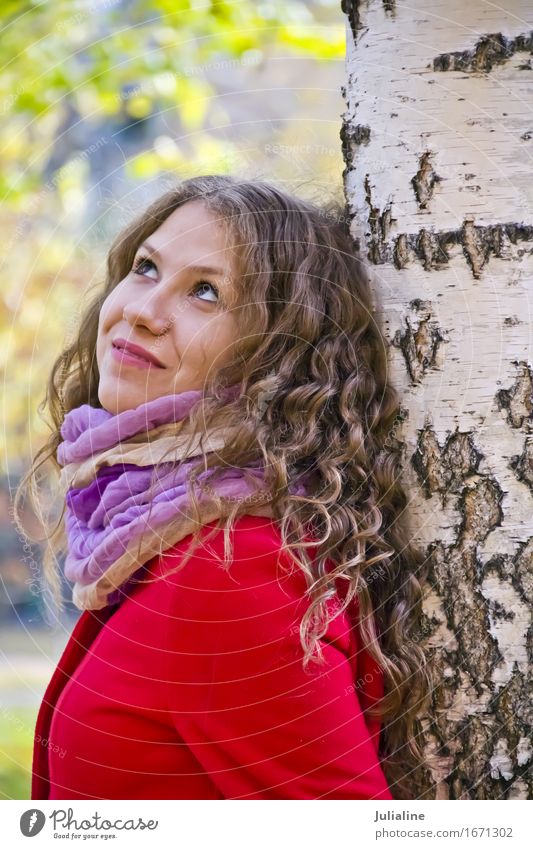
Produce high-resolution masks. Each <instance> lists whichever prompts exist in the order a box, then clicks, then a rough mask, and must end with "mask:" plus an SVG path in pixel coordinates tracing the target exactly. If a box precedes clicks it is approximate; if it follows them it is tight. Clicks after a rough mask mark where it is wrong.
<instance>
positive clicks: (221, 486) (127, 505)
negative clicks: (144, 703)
mask: <svg viewBox="0 0 533 849" xmlns="http://www.w3.org/2000/svg"><path fill="white" fill-rule="evenodd" d="M239 390H240V385H239V384H234V385H233V386H232V387H229V389H228V390H227V393H228V396H229V400H232V399H233V397H237V396H238V394H239ZM202 395H203V393H202V392H201V391H200V390H191V391H187V392H181V393H178V394H175V395H166V396H163V397H161V398H157V399H155V400H152V401H148V402H146V403H144V404H141V405H140V406H138V407H136V408H134V409H131V410H126V411H124V412H121V413H118V414H116V415H113V414H111V413H109V412H108V411H107V410H104V409H100V408H96V407H92V406H91V405H89V404H83V405H81V406H80V407H77V408H76V409H74V410H71V411H70V412H68V413H67V415H66V416H65V419H64V421H63V424H62V426H61V435H62V437H63V440H64V441H63V442H62V443H61V444H60V445H59V447H58V451H57V459H58V463H59V464H60V465H61V466H63V469H62V471H61V478H62V483H63V489H64V492H65V496H66V514H65V530H66V535H67V557H66V561H65V577H66V578H67V579H68V580H69V581H71V582H73V583H74V587H73V601H74V604H75V605H76V606H77V607H79V608H80V609H99V608H101V607H104V606H105V605H107V604H113V603H116V602H118V601H119V600H121V598H123V596H124V593H125V591H126V590H127V588H129V587H130V586H131V585H133V583H134V582H135V581H134V579H135V576H136V573H137V572H138V571H139V570H140V569H142V568H143V567H144V565H145V564H146V562H147V561H148V560H150V559H151V558H152V557H154V556H155V555H159V554H161V553H162V552H163V551H165V550H166V549H167V548H169V547H171V546H172V545H174V544H175V543H176V542H178V541H179V540H180V539H183V538H184V537H185V536H187V535H188V534H191V533H192V532H193V531H194V530H197V528H198V525H197V523H196V522H194V520H193V514H192V511H191V512H190V513H189V511H188V500H189V499H188V498H187V495H186V480H187V475H188V471H189V469H190V468H191V466H192V465H193V457H198V456H199V455H200V454H201V450H200V449H199V448H198V447H196V448H195V447H194V446H192V448H191V449H189V452H188V453H185V451H184V449H183V446H182V447H180V434H181V442H182V443H183V437H184V435H186V436H187V441H188V438H189V437H190V434H191V433H192V431H191V429H190V426H189V418H188V414H189V412H190V411H191V409H192V407H193V406H194V405H196V403H197V402H198V401H199V400H200V399H201V398H202ZM208 436H209V437H210V439H211V444H212V446H213V449H212V450H216V448H220V447H221V446H222V445H224V444H225V441H226V440H227V439H228V436H229V433H228V431H222V430H221V429H220V428H219V429H218V430H217V431H216V432H215V431H213V430H212V431H209V432H208ZM169 445H170V446H171V447H172V449H173V452H174V457H173V459H172V460H171V461H170V462H159V461H158V459H157V455H158V453H161V452H162V449H163V448H165V446H166V448H168V446H169ZM174 446H177V447H174ZM165 456H166V455H165ZM196 462H197V461H196ZM154 469H156V473H157V477H156V478H155V488H154V490H153V491H152V496H151V498H150V493H148V492H147V490H148V488H149V486H150V482H151V481H152V483H154V480H153V479H152V472H153V470H154ZM245 472H246V476H245ZM209 474H210V472H202V473H201V474H200V475H199V476H198V480H199V481H205V480H206V477H207V475H209ZM307 478H308V476H307V475H306V476H305V480H302V482H300V484H299V485H297V486H292V485H291V487H290V488H289V489H290V492H291V493H292V494H296V495H302V494H305V492H306V486H307V483H308V479H307ZM80 481H81V483H80ZM261 484H264V471H263V468H262V464H261V461H260V460H257V461H254V462H252V463H250V464H249V465H248V466H246V468H245V469H227V470H226V471H225V472H224V474H223V476H222V477H221V479H220V480H219V481H217V482H216V484H214V486H213V487H209V486H206V487H205V490H204V489H202V490H201V492H200V493H198V494H197V497H198V498H199V503H200V506H201V509H202V519H203V521H202V524H205V523H207V522H211V521H213V520H214V519H216V518H218V517H219V516H220V515H221V514H222V513H224V515H226V512H225V511H224V510H222V509H221V505H220V501H218V500H217V501H216V503H215V501H214V497H219V498H222V499H226V502H227V503H230V504H233V505H234V503H235V501H236V500H239V501H242V500H248V502H249V504H250V507H249V509H247V511H246V512H248V513H251V514H253V515H261V516H271V515H272V512H271V508H270V506H269V500H268V493H267V492H266V489H264V487H261ZM210 493H211V494H210ZM261 493H262V495H261ZM213 494H215V496H213ZM204 496H205V497H204ZM150 508H151V513H150V516H148V514H149V511H150ZM227 512H229V511H227ZM141 535H142V537H143V539H142V543H143V544H142V548H141V549H140V552H138V547H137V546H138V541H139V539H140V537H141Z"/></svg>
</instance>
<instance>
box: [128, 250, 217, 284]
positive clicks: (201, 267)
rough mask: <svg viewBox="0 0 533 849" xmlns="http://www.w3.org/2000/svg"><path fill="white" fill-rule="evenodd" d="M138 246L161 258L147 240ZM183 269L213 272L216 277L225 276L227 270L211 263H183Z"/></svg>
mask: <svg viewBox="0 0 533 849" xmlns="http://www.w3.org/2000/svg"><path fill="white" fill-rule="evenodd" d="M139 248H146V249H147V250H149V251H150V254H151V255H152V256H155V257H157V258H158V259H159V260H161V254H160V253H159V251H157V250H156V249H155V248H154V247H153V246H152V245H151V244H150V243H149V242H142V244H140V245H139ZM184 270H185V271H195V272H197V273H198V274H213V275H216V276H218V277H227V276H228V274H227V272H226V271H224V269H223V268H215V267H214V266H212V265H195V264H193V265H185V266H184Z"/></svg>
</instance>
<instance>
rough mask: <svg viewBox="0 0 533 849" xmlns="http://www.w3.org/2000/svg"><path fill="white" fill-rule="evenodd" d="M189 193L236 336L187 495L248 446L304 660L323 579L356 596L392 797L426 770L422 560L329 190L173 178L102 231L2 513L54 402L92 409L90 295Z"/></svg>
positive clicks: (324, 618) (215, 383)
mask: <svg viewBox="0 0 533 849" xmlns="http://www.w3.org/2000/svg"><path fill="white" fill-rule="evenodd" d="M198 199H201V200H202V201H203V203H204V204H205V205H206V207H207V208H208V209H209V210H210V211H211V212H212V213H214V214H215V216H217V218H220V220H221V221H222V222H223V224H224V227H225V230H226V233H227V236H228V238H229V239H230V240H231V242H232V245H233V247H234V250H235V251H236V255H237V256H238V264H239V269H240V274H239V275H238V279H237V281H236V282H235V286H236V287H237V289H236V303H237V304H238V307H239V308H238V309H236V310H235V316H236V320H237V322H238V326H239V328H240V329H241V330H242V333H241V337H242V343H241V345H240V348H239V349H238V351H237V355H236V357H235V358H234V360H233V361H232V362H231V363H228V364H226V365H225V366H224V367H222V368H219V369H218V370H217V371H216V373H214V374H213V375H212V376H211V377H210V379H209V381H208V382H207V385H206V388H205V393H204V398H203V401H202V404H201V405H200V406H199V407H198V408H197V409H193V410H192V411H191V413H190V421H191V423H192V425H193V431H196V432H198V431H199V430H202V429H205V428H206V427H208V426H210V425H211V424H213V423H214V422H216V424H217V426H218V425H219V424H220V425H222V426H225V425H227V426H231V427H233V428H234V427H235V422H239V429H238V435H237V437H236V438H235V439H232V440H231V442H230V444H228V445H226V446H225V448H222V449H219V450H217V452H213V453H212V454H211V455H210V456H209V455H203V456H202V457H201V460H200V462H199V463H198V465H197V466H195V469H194V471H193V473H192V475H191V478H190V494H191V501H192V503H193V504H194V507H195V509H196V510H198V503H197V501H196V495H195V486H194V483H195V481H196V476H197V474H198V473H200V472H205V471H206V470H207V469H211V470H212V472H211V474H212V475H213V476H214V477H213V480H214V479H216V475H217V470H218V471H219V472H220V471H221V470H222V469H223V468H224V467H225V466H226V464H228V465H230V466H235V467H242V466H244V465H245V464H246V463H247V462H248V461H249V460H250V459H253V458H254V457H257V454H258V449H259V452H260V456H261V457H262V461H263V463H264V467H265V474H266V482H267V485H268V487H269V491H270V492H271V493H272V494H273V495H272V503H271V507H272V510H273V514H274V518H275V520H276V522H277V523H278V525H279V528H280V533H281V538H282V545H283V548H284V549H285V550H286V551H288V552H290V554H291V557H292V558H293V559H294V560H295V561H296V562H297V563H298V565H299V566H300V568H301V569H302V570H303V572H304V574H305V578H306V582H307V586H308V595H309V598H310V604H309V607H308V609H307V611H306V613H305V615H304V617H303V619H302V622H301V626H300V637H301V642H302V646H303V649H304V664H307V663H308V662H309V661H310V660H311V659H316V658H315V654H314V653H315V652H318V655H319V658H320V655H321V653H320V645H319V640H320V637H321V636H322V635H323V634H324V633H325V631H326V629H327V627H328V622H329V621H330V618H331V616H330V614H329V612H328V609H327V608H326V604H325V603H326V601H327V600H328V599H330V598H331V597H332V596H333V595H335V593H336V582H338V581H339V580H340V581H344V582H346V584H345V586H346V593H345V597H344V601H343V603H342V607H341V610H344V609H346V608H348V606H349V605H350V604H351V602H352V601H353V599H354V597H355V596H356V595H357V600H358V602H359V613H360V627H361V639H362V644H363V646H364V647H365V648H366V649H367V650H368V651H369V653H370V654H371V656H372V657H373V658H374V659H375V661H376V662H377V663H378V664H379V666H380V668H381V669H382V671H383V676H384V686H385V694H384V697H383V699H382V700H381V701H380V702H379V704H377V705H376V706H375V707H374V708H373V709H372V710H371V711H370V714H371V715H374V716H379V717H380V718H381V719H382V721H383V729H382V733H381V737H380V751H379V755H380V759H381V762H382V766H383V769H384V772H385V775H386V777H387V780H388V782H389V785H390V787H391V792H392V793H393V796H394V797H395V798H412V795H410V794H409V786H411V787H412V786H413V782H414V783H415V784H416V783H418V781H419V779H422V772H420V771H421V770H422V771H424V770H425V769H426V768H427V764H426V762H425V761H424V755H423V735H422V729H421V723H420V715H421V713H422V712H423V710H424V709H425V707H426V705H427V702H428V700H429V698H430V691H431V677H430V673H429V669H428V664H427V661H426V658H425V655H424V652H423V650H422V648H421V646H420V632H419V628H420V622H421V615H422V592H423V582H424V580H425V578H426V575H427V567H426V564H425V560H424V557H423V555H422V553H421V551H420V550H419V549H418V548H417V547H416V546H415V545H414V544H413V542H412V540H411V532H410V529H409V527H408V522H407V516H406V506H407V497H406V494H405V492H404V489H403V488H402V485H401V483H400V463H399V459H400V450H401V444H400V443H399V442H398V441H397V440H396V438H395V431H396V429H397V427H398V424H401V421H402V415H403V412H402V408H401V406H400V403H399V399H398V395H397V392H396V391H395V389H394V388H393V387H392V386H391V384H390V381H389V378H388V369H387V345H386V342H385V339H384V337H383V335H382V333H381V331H380V328H379V323H378V320H377V312H376V309H375V307H374V306H373V301H372V291H371V286H370V283H369V279H368V277H367V275H366V273H365V270H364V265H363V262H362V260H361V259H360V258H359V257H358V254H357V250H356V248H355V246H354V243H353V240H352V238H351V236H350V230H349V223H348V219H347V217H346V212H345V208H344V204H343V203H342V202H341V201H339V200H335V199H333V200H329V201H326V202H320V203H313V202H311V201H308V200H304V199H302V198H299V197H296V196H294V195H291V194H289V193H287V192H285V191H283V190H281V189H280V188H278V187H276V186H275V185H273V184H272V183H269V182H266V181H257V180H253V181H246V180H242V179H238V178H236V177H231V176H227V175H207V176H199V177H194V178H192V179H188V180H184V181H182V182H180V183H178V184H177V185H176V186H175V187H172V188H171V189H169V190H168V191H166V192H165V193H164V194H163V195H162V196H161V197H160V198H158V199H157V200H155V201H154V202H152V203H151V204H150V205H149V207H148V209H147V210H146V211H144V212H142V214H140V215H138V216H137V217H136V218H135V219H134V220H133V222H132V223H130V224H128V225H127V226H126V227H125V228H124V229H123V230H122V231H121V232H120V233H119V234H118V236H116V238H115V239H114V241H113V244H112V246H111V248H110V250H109V253H108V258H107V278H106V280H105V283H104V285H103V287H100V288H99V290H98V293H97V295H96V296H95V297H94V298H93V300H92V302H91V303H90V305H89V306H88V307H87V308H86V310H85V312H84V313H83V315H82V317H81V320H80V325H79V332H78V334H77V338H76V339H75V341H73V342H72V344H69V345H67V346H66V347H65V349H64V350H63V351H62V352H61V354H60V355H59V356H58V357H57V359H56V360H55V362H54V364H53V367H52V371H51V374H50V378H49V381H48V384H47V390H46V396H45V398H44V400H43V401H42V402H41V404H40V405H39V410H40V411H41V412H42V411H44V410H47V411H48V412H49V414H50V417H51V420H52V422H53V424H52V426H51V430H52V433H51V435H50V437H49V439H48V440H47V442H46V444H45V445H44V446H43V447H42V448H41V449H40V450H39V451H38V452H37V454H36V455H35V457H34V458H33V461H32V465H31V468H30V469H29V471H28V473H27V474H26V475H25V476H24V478H23V480H22V481H21V483H20V484H19V487H18V489H17V493H16V497H15V515H16V516H19V512H18V504H19V502H20V499H21V498H22V493H23V491H25V488H26V484H27V483H28V482H29V483H30V484H31V485H30V488H29V494H30V501H33V502H34V503H35V501H34V499H35V495H36V493H37V492H38V490H37V487H36V482H37V472H38V470H39V468H40V467H41V466H43V464H44V463H46V462H47V461H48V460H51V461H52V463H53V464H54V467H55V471H56V472H57V471H59V469H60V467H59V464H58V463H57V448H58V446H59V444H60V442H61V441H62V437H61V433H60V428H61V424H62V422H63V419H64V417H65V415H66V413H67V412H69V411H70V410H72V409H74V408H75V407H78V406H79V405H81V404H91V405H92V406H95V407H101V403H100V401H99V398H98V385H99V372H98V364H97V361H96V355H95V351H96V341H97V332H98V319H99V314H100V309H101V307H102V304H103V302H104V301H105V299H106V298H107V297H108V295H109V294H110V292H111V291H112V290H113V289H114V288H115V287H116V286H117V284H118V283H119V282H120V281H121V280H123V279H124V277H125V276H126V275H127V274H128V273H129V272H130V270H131V267H132V264H133V260H134V257H135V254H136V252H137V249H138V247H139V245H140V244H141V243H142V242H143V241H144V240H145V239H147V238H148V236H150V234H151V233H153V232H154V230H156V229H157V228H158V227H159V226H160V225H161V224H162V223H163V222H164V221H165V219H166V218H167V217H168V216H169V215H170V214H171V213H172V212H173V211H174V210H175V209H177V208H178V207H180V206H181V205H183V204H184V203H187V202H188V201H192V200H198ZM236 382H240V383H241V386H242V394H240V395H239V396H238V397H237V398H236V399H235V400H234V401H232V402H231V403H230V404H228V403H227V401H226V398H225V396H224V391H225V389H226V388H227V387H228V386H230V385H233V384H235V383H236ZM265 398H267V399H268V402H267V403H266V404H265V400H264V399H265ZM309 470H312V471H313V472H314V473H315V477H316V480H317V481H318V484H317V486H316V487H315V489H314V491H312V492H310V493H309V494H308V495H306V496H304V497H302V496H295V495H291V494H290V493H289V492H288V486H289V484H290V483H291V481H294V480H295V479H297V478H298V476H299V475H301V474H303V473H304V472H309ZM248 509H249V508H248V505H247V504H246V503H239V502H236V503H235V505H234V507H233V509H232V510H231V515H230V516H229V517H226V518H225V519H224V518H221V519H220V520H219V521H218V523H217V525H216V526H215V528H214V531H216V530H218V529H220V528H222V527H224V530H225V535H227V532H228V529H229V528H230V527H231V525H232V523H233V521H234V520H235V519H236V518H237V517H238V516H239V515H244V514H246V513H247V512H248ZM63 515H64V510H63V514H62V515H61V517H60V519H59V522H58V523H57V524H56V526H55V528H54V530H53V532H52V533H51V534H50V535H49V536H47V537H46V540H47V541H50V542H51V543H52V544H51V545H50V546H49V547H48V551H45V553H44V559H43V571H44V576H45V581H46V583H47V585H48V586H49V587H50V588H51V589H52V592H53V594H54V596H55V598H56V601H57V602H58V604H59V606H60V607H61V603H62V602H61V598H60V596H61V589H60V587H61V584H60V578H59V575H58V568H57V555H58V553H59V551H60V550H61V548H62V547H63V548H64V546H65V533H64V523H63V522H62V519H63ZM197 515H198V516H199V515H200V513H199V510H198V513H197ZM200 531H201V529H200ZM200 531H199V532H198V533H197V534H194V535H193V539H192V543H193V546H195V545H196V544H197V543H198V542H199V539H200ZM309 533H312V535H313V538H314V539H315V540H317V541H318V546H317V548H316V554H315V558H314V560H313V562H312V561H311V559H310V558H309V556H308V555H307V544H305V543H304V542H303V539H304V537H305V536H307V535H308V534H309ZM225 539H226V541H227V536H225ZM191 550H192V549H189V554H188V556H190V552H191ZM225 550H226V549H225ZM328 562H329V563H333V564H334V568H333V569H330V568H329V567H328V566H327V563H328ZM334 615H338V612H336V613H335V614H334ZM328 617H329V618H328Z"/></svg>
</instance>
